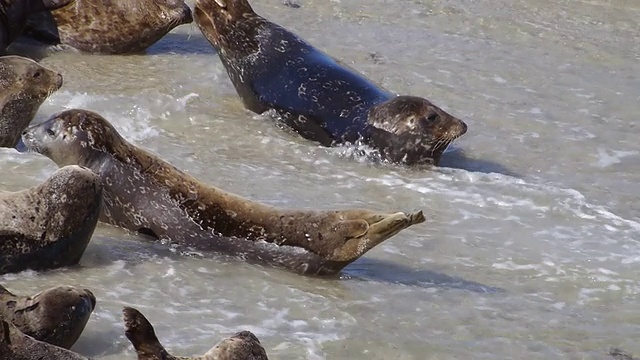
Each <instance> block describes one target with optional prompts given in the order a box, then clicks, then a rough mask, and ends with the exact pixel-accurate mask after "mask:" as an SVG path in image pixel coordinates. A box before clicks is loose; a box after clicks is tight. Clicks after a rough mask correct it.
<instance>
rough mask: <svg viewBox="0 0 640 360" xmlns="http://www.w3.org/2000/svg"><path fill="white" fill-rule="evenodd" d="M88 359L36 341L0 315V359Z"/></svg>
mask: <svg viewBox="0 0 640 360" xmlns="http://www.w3.org/2000/svg"><path fill="white" fill-rule="evenodd" d="M34 359H43V360H44V359H46V360H89V359H87V358H86V357H84V356H80V355H78V354H76V353H74V352H72V351H69V350H67V349H63V348H61V347H58V346H55V345H51V344H49V343H46V342H44V341H38V340H36V339H34V338H32V337H31V336H29V335H25V334H24V333H22V332H21V331H20V330H19V329H18V328H17V327H16V326H15V325H13V324H12V323H11V322H10V321H7V320H6V319H3V318H2V316H0V360H34Z"/></svg>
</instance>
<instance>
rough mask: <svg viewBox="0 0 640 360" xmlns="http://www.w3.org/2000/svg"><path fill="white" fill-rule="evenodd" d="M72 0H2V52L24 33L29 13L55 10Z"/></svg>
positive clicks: (0, 10)
mask: <svg viewBox="0 0 640 360" xmlns="http://www.w3.org/2000/svg"><path fill="white" fill-rule="evenodd" d="M71 1H73V0H0V52H2V51H3V50H4V49H5V48H6V47H7V46H9V45H10V44H11V43H12V42H13V41H14V40H15V39H16V38H17V37H18V36H20V35H21V34H22V31H23V30H24V28H25V26H26V25H27V18H28V17H29V15H31V14H35V13H39V12H41V11H44V10H54V9H57V8H59V7H61V6H65V5H67V4H69V3H70V2H71ZM0 78H1V77H0Z"/></svg>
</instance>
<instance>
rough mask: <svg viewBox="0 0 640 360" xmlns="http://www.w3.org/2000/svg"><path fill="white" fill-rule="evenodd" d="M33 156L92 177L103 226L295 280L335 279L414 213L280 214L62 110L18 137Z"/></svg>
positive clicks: (418, 217)
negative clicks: (96, 179) (296, 275)
mask: <svg viewBox="0 0 640 360" xmlns="http://www.w3.org/2000/svg"><path fill="white" fill-rule="evenodd" d="M22 139H23V141H24V143H25V144H26V145H27V146H28V147H29V148H30V149H31V150H33V151H36V152H39V153H41V154H43V155H45V156H47V157H49V158H50V159H52V160H53V161H54V162H55V163H56V164H58V165H59V166H64V165H68V164H79V165H82V166H86V167H88V168H90V169H92V170H93V171H94V172H96V173H97V174H99V175H100V177H101V179H102V182H103V184H104V187H105V207H104V214H103V217H102V220H103V221H106V222H108V223H111V224H114V225H118V226H121V227H124V228H127V229H130V230H133V231H139V232H142V233H145V234H148V235H152V236H154V237H156V238H161V239H170V240H171V241H173V242H174V243H175V244H180V245H183V246H187V247H190V248H194V249H198V250H200V251H214V252H218V253H223V254H231V255H239V254H241V255H242V256H244V257H245V259H248V260H258V261H261V262H267V263H270V264H277V265H280V266H284V267H286V268H289V269H292V270H294V271H298V272H301V273H305V274H323V275H324V274H335V273H337V272H338V271H340V270H341V269H342V268H343V267H344V266H346V265H348V264H349V263H351V262H352V261H354V260H356V259H357V258H359V257H360V256H362V255H363V254H364V253H366V252H367V251H369V250H371V249H372V248H373V247H375V246H376V245H378V244H380V243H381V242H382V241H384V240H386V239H388V238H390V237H392V236H393V235H395V234H397V233H398V232H400V231H401V230H403V229H405V228H407V227H409V226H411V225H414V224H418V223H421V222H423V221H424V220H425V218H424V216H423V214H422V212H421V211H420V212H416V213H409V214H405V213H403V212H397V213H382V212H375V211H369V210H361V209H353V210H338V211H305V210H286V209H278V208H275V207H272V206H268V205H265V204H261V203H258V202H256V201H252V200H249V199H246V198H244V197H241V196H238V195H235V194H231V193H228V192H225V191H223V190H221V189H219V188H216V187H214V186H209V185H206V184H204V183H202V182H200V181H199V180H197V179H195V178H193V177H192V176H190V175H188V174H186V173H184V172H182V171H180V170H178V169H177V168H176V167H174V166H172V165H171V164H169V163H167V162H166V161H163V160H162V159H160V158H158V157H157V156H154V155H152V154H150V153H149V152H147V151H145V150H143V149H140V148H138V147H136V146H134V145H132V144H130V143H129V142H127V141H126V140H125V139H123V138H122V136H120V134H118V132H117V131H116V130H115V129H114V128H113V126H112V125H111V124H110V123H109V122H108V121H107V120H106V119H104V118H103V117H102V116H100V115H99V114H96V113H94V112H91V111H87V110H76V109H74V110H67V111H63V112H61V113H58V114H55V115H53V116H52V117H51V118H49V119H48V120H47V121H45V122H43V123H41V124H39V125H35V126H33V127H31V128H29V129H27V130H26V131H25V132H24V133H23V136H22Z"/></svg>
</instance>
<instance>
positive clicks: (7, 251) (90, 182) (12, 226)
mask: <svg viewBox="0 0 640 360" xmlns="http://www.w3.org/2000/svg"><path fill="white" fill-rule="evenodd" d="M101 208H102V185H101V184H100V179H99V178H98V177H97V176H96V175H95V174H94V173H93V172H91V171H90V170H89V169H85V168H81V167H79V166H65V167H63V168H61V169H59V170H57V171H56V172H55V173H54V174H53V175H51V176H50V177H49V178H48V179H47V180H46V181H45V182H43V183H42V184H40V185H38V186H35V187H33V188H30V189H27V190H23V191H18V192H0V274H4V273H9V272H19V271H23V270H26V269H32V270H47V269H54V268H59V267H63V266H70V265H75V264H77V263H78V262H79V261H80V258H81V257H82V254H83V253H84V250H85V249H86V247H87V244H88V243H89V240H90V239H91V235H92V234H93V231H94V230H95V227H96V224H97V222H98V218H99V215H100V210H101Z"/></svg>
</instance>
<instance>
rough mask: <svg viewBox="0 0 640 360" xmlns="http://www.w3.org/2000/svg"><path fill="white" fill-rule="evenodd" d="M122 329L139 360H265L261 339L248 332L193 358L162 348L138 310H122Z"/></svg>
mask: <svg viewBox="0 0 640 360" xmlns="http://www.w3.org/2000/svg"><path fill="white" fill-rule="evenodd" d="M122 313H123V314H124V328H125V335H126V336H127V339H129V341H131V344H133V347H134V348H135V349H136V353H137V354H138V360H159V359H163V360H268V357H267V352H266V351H265V350H264V348H263V347H262V345H261V344H260V340H258V338H257V337H256V336H255V335H254V334H253V333H252V332H250V331H241V332H238V333H236V334H234V335H233V336H231V337H229V338H226V339H223V340H222V341H220V342H219V343H218V344H217V345H215V346H214V347H213V348H211V349H210V350H209V351H207V353H206V354H204V355H202V356H193V357H183V356H180V357H176V356H173V355H171V354H169V352H167V350H166V349H165V348H164V347H163V346H162V344H161V343H160V341H158V337H157V336H156V332H155V330H154V329H153V325H151V323H150V322H149V320H147V318H145V317H144V315H142V314H141V313H140V311H138V310H137V309H134V308H131V307H125V308H124V310H123V311H122Z"/></svg>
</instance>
